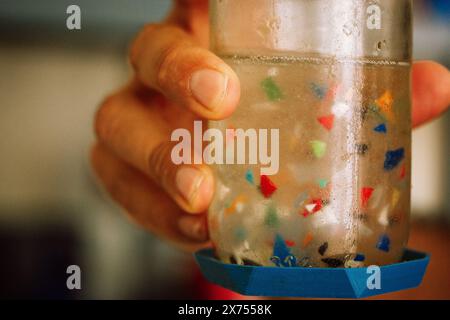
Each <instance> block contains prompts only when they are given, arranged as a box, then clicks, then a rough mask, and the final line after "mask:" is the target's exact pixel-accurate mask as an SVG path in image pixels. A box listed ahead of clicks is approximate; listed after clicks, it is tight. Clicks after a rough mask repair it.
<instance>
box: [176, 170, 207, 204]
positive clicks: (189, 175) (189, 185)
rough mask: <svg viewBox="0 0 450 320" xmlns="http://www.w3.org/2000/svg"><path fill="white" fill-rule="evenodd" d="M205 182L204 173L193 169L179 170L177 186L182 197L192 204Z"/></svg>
mask: <svg viewBox="0 0 450 320" xmlns="http://www.w3.org/2000/svg"><path fill="white" fill-rule="evenodd" d="M203 180H204V175H203V173H202V172H201V171H200V170H198V169H195V168H192V167H181V168H180V169H178V172H177V175H176V178H175V184H176V186H177V189H178V192H179V193H180V194H181V196H182V197H183V198H184V199H185V200H186V201H187V202H188V203H189V204H191V202H192V200H193V199H194V197H195V195H196V194H197V192H198V190H199V188H200V186H201V184H202V182H203Z"/></svg>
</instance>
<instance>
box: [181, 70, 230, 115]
mask: <svg viewBox="0 0 450 320" xmlns="http://www.w3.org/2000/svg"><path fill="white" fill-rule="evenodd" d="M189 86H190V90H191V93H192V95H193V96H194V98H195V99H196V100H197V101H198V102H199V103H201V104H202V105H203V106H204V107H205V108H207V109H209V110H214V109H216V108H217V107H219V106H220V104H221V102H222V101H223V99H224V98H225V95H226V92H227V86H228V76H227V75H225V74H223V73H221V72H218V71H215V70H210V69H204V70H199V71H196V72H194V73H193V74H192V76H191V80H190V83H189Z"/></svg>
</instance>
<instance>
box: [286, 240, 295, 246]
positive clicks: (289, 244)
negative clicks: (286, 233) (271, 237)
mask: <svg viewBox="0 0 450 320" xmlns="http://www.w3.org/2000/svg"><path fill="white" fill-rule="evenodd" d="M284 242H285V243H286V245H287V246H288V247H294V246H295V242H294V241H292V240H285V241H284Z"/></svg>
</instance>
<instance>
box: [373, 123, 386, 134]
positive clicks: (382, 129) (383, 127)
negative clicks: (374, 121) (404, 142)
mask: <svg viewBox="0 0 450 320" xmlns="http://www.w3.org/2000/svg"><path fill="white" fill-rule="evenodd" d="M373 130H375V131H376V132H379V133H387V128H386V125H385V124H384V123H382V124H380V125H379V126H377V127H375V128H374V129H373Z"/></svg>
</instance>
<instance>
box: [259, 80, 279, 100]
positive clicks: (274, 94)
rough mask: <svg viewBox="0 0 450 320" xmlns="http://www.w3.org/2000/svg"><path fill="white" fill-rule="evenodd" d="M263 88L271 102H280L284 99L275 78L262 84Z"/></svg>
mask: <svg viewBox="0 0 450 320" xmlns="http://www.w3.org/2000/svg"><path fill="white" fill-rule="evenodd" d="M261 86H262V88H263V90H264V92H265V93H266V95H267V98H268V99H269V100H270V101H279V100H281V99H282V98H283V93H282V92H281V90H280V88H279V87H278V85H277V84H276V82H275V80H273V78H271V77H269V78H266V79H264V80H263V81H262V82H261Z"/></svg>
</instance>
